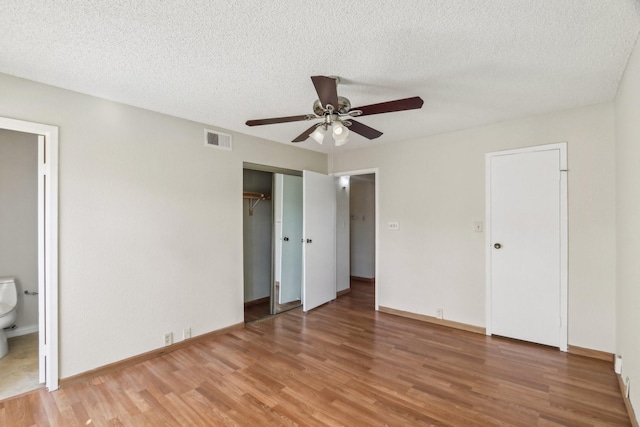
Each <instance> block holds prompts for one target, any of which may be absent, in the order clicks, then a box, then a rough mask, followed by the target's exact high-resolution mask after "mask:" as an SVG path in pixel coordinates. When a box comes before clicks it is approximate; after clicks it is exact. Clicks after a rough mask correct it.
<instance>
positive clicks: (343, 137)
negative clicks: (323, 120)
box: [332, 122, 349, 147]
mask: <svg viewBox="0 0 640 427" xmlns="http://www.w3.org/2000/svg"><path fill="white" fill-rule="evenodd" d="M332 136H333V140H334V141H335V142H336V147H340V146H341V145H344V144H346V143H347V142H349V129H348V128H347V127H346V126H345V125H343V124H342V123H340V122H335V123H334V124H333V132H332Z"/></svg>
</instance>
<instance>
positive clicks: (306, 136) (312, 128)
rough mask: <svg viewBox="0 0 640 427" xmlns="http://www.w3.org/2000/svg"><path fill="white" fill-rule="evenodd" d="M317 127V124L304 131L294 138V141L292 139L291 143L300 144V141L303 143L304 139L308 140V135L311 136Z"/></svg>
mask: <svg viewBox="0 0 640 427" xmlns="http://www.w3.org/2000/svg"><path fill="white" fill-rule="evenodd" d="M317 127H318V124H317V123H316V124H315V125H313V126H311V127H310V128H309V129H307V130H305V131H304V132H302V133H301V134H300V135H298V136H297V137H296V139H294V140H293V141H291V142H302V141H304V140H305V139H307V138H309V135H311V133H313V131H314V130H316V128H317Z"/></svg>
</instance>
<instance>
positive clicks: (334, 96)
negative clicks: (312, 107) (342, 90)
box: [311, 76, 338, 110]
mask: <svg viewBox="0 0 640 427" xmlns="http://www.w3.org/2000/svg"><path fill="white" fill-rule="evenodd" d="M311 81H313V85H314V86H315V88H316V92H318V98H319V99H320V102H321V103H322V107H323V108H325V107H326V106H327V104H331V105H333V108H334V110H337V109H338V84H337V83H336V79H332V78H331V77H325V76H312V77H311Z"/></svg>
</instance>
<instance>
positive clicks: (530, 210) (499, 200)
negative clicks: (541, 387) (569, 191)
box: [487, 149, 562, 347]
mask: <svg viewBox="0 0 640 427" xmlns="http://www.w3.org/2000/svg"><path fill="white" fill-rule="evenodd" d="M495 154H499V153H495ZM560 160H561V158H560V151H559V150H555V149H554V150H544V151H532V152H520V153H518V152H516V153H511V154H504V155H494V156H493V157H490V158H489V162H488V165H487V166H488V167H489V168H490V172H489V176H488V178H489V192H490V200H489V203H490V210H489V212H490V217H489V218H488V219H487V220H488V221H489V222H490V224H489V225H490V227H489V232H490V235H488V240H487V241H488V243H489V244H490V247H489V248H488V249H487V250H488V251H490V254H489V257H490V261H489V268H490V276H489V280H490V288H489V289H490V293H491V295H490V307H491V308H490V310H491V317H490V328H491V332H492V333H494V334H498V335H502V336H506V337H511V338H516V339H521V340H525V341H530V342H536V343H540V344H546V345H550V346H555V347H560V346H561V323H562V322H561V274H562V268H561V231H562V227H561V172H560V170H561V165H560Z"/></svg>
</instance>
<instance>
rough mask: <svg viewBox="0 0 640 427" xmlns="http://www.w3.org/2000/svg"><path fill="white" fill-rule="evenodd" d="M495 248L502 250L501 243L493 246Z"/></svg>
mask: <svg viewBox="0 0 640 427" xmlns="http://www.w3.org/2000/svg"><path fill="white" fill-rule="evenodd" d="M493 247H494V248H496V249H500V248H501V247H502V245H501V244H500V243H496V244H495V245H493Z"/></svg>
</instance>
